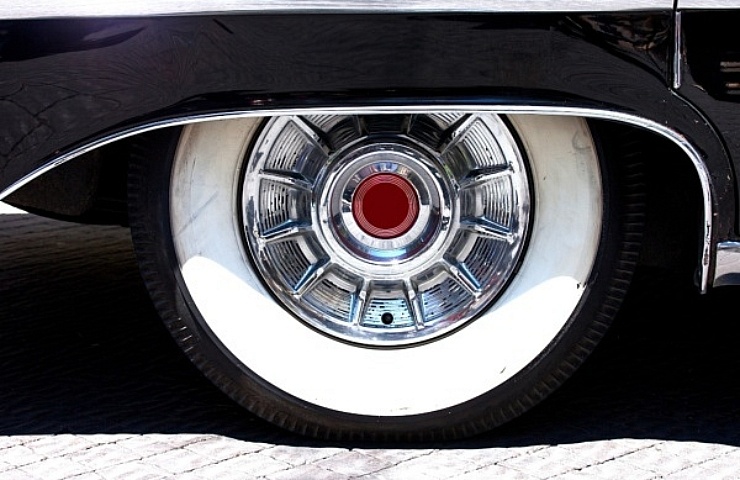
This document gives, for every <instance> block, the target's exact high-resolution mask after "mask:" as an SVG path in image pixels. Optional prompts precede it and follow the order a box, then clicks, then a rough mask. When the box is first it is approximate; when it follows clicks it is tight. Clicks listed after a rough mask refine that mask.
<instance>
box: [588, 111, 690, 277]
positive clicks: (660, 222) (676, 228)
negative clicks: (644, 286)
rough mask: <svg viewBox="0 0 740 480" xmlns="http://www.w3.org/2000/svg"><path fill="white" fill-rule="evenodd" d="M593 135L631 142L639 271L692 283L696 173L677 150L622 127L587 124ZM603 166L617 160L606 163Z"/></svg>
mask: <svg viewBox="0 0 740 480" xmlns="http://www.w3.org/2000/svg"><path fill="white" fill-rule="evenodd" d="M593 123H594V124H595V126H596V127H597V129H598V131H599V133H601V134H602V135H608V136H611V138H629V141H631V142H635V144H636V145H637V151H638V152H639V157H640V160H641V163H642V170H643V173H642V175H643V176H644V179H645V196H646V199H645V204H646V211H645V226H644V233H643V239H642V249H641V253H640V259H639V262H638V264H639V268H640V269H658V270H661V271H663V272H665V273H668V274H670V275H671V276H675V277H676V278H677V279H679V280H680V281H681V282H687V283H696V282H697V281H698V272H699V268H698V267H699V260H700V259H701V246H702V243H701V240H702V232H703V230H702V224H703V218H702V212H703V208H702V207H703V203H702V202H703V195H702V190H701V185H700V183H699V180H698V177H697V173H696V171H695V169H694V167H693V165H692V163H691V161H689V159H688V157H687V156H686V154H685V153H684V152H683V151H682V150H681V148H680V147H678V145H676V144H675V143H673V142H672V141H670V140H669V139H667V138H665V137H662V136H660V135H658V134H656V133H653V132H649V131H646V130H643V129H640V128H637V127H633V126H630V125H625V124H617V123H612V122H606V121H595V122H593ZM608 153H609V152H606V154H607V155H606V156H607V159H608V160H609V161H620V159H618V158H610V157H609V155H608Z"/></svg>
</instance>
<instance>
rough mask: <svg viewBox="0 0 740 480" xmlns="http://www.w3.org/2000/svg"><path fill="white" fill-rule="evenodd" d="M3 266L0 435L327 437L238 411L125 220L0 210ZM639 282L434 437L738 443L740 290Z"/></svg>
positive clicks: (660, 278) (651, 274)
mask: <svg viewBox="0 0 740 480" xmlns="http://www.w3.org/2000/svg"><path fill="white" fill-rule="evenodd" d="M0 265H2V267H0V435H29V434H55V433H76V434H88V433H142V434H143V433H179V432H188V433H193V432H195V433H214V434H221V435H226V436H230V437H234V438H239V439H243V440H248V441H259V442H272V443H278V444H288V445H319V446H328V444H325V443H321V442H314V441H311V440H308V439H303V438H300V437H297V436H295V435H292V434H289V433H285V432H283V431H281V430H278V429H277V428H274V427H272V426H271V425H269V424H266V423H265V422H263V421H261V420H259V419H256V418H255V417H253V416H252V415H250V414H248V413H246V412H243V411H242V410H241V409H240V408H239V407H237V406H236V405H235V404H233V403H232V402H231V401H230V400H229V399H228V398H226V397H225V396H224V395H222V394H221V393H220V392H219V391H218V390H216V389H215V388H214V387H212V386H211V384H210V383H208V382H207V381H206V380H205V379H204V378H202V377H201V375H200V374H199V373H198V372H197V371H195V369H194V368H193V367H192V366H191V365H190V364H189V362H188V361H187V360H186V359H185V358H184V357H183V356H182V355H181V354H180V352H179V350H178V349H177V347H175V346H174V344H173V343H172V342H171V340H170V338H169V336H168V334H167V333H166V332H165V331H164V329H163V327H162V326H161V325H160V323H159V320H158V318H157V315H156V313H155V312H154V309H153V307H152V306H151V304H150V302H149V298H148V296H147V294H146V292H145V290H144V287H143V285H142V282H141V280H140V279H139V276H138V271H137V269H136V264H135V260H134V258H133V253H132V250H131V245H130V240H129V237H128V230H126V229H123V228H120V227H92V226H83V225H75V224H69V223H63V222H57V221H53V220H47V219H41V218H39V217H35V216H31V215H0ZM634 286H635V288H633V290H632V292H631V293H630V295H629V296H628V298H627V301H626V304H625V305H624V308H623V310H622V313H621V314H620V316H619V317H618V318H617V322H616V324H615V326H614V328H613V329H612V331H611V332H610V334H609V335H608V336H607V338H606V339H605V341H604V342H603V343H602V345H601V347H600V348H599V349H598V350H597V351H596V353H595V354H594V356H593V357H592V358H591V360H590V361H589V362H588V363H587V364H586V365H585V366H584V367H583V368H582V369H581V370H580V371H579V373H578V374H577V375H576V376H575V377H574V378H573V379H572V380H571V381H569V382H568V383H566V385H565V386H564V387H563V388H562V389H561V390H559V391H558V392H556V393H555V394H554V395H553V396H552V397H551V398H550V399H548V400H547V401H545V402H544V403H543V404H541V405H540V406H539V407H537V408H535V409H534V410H533V411H531V412H529V413H528V414H527V415H525V416H524V417H522V418H520V419H519V420H517V421H514V422H512V423H510V424H508V425H505V426H504V427H502V428H500V429H498V430H496V431H494V432H491V433H489V434H486V435H483V436H480V437H476V438H474V439H470V440H467V441H464V442H456V443H454V444H446V445H438V446H440V447H453V446H454V447H455V448H483V447H494V446H515V445H531V444H568V443H577V442H584V441H592V440H604V439H612V438H617V439H618V438H651V439H660V440H672V441H682V440H692V441H698V442H705V443H721V444H728V445H735V446H740V375H739V373H740V356H738V346H737V345H738V338H740V325H739V324H738V322H737V321H736V320H735V318H734V315H728V312H733V311H734V309H735V304H736V302H735V298H736V297H737V294H738V289H737V288H730V287H726V288H724V289H718V290H715V291H713V292H711V293H710V294H708V295H706V296H700V295H699V294H698V293H697V292H696V290H695V289H694V288H693V287H692V286H691V285H690V284H682V283H679V282H678V281H677V280H676V278H674V277H673V276H671V275H670V274H668V273H666V272H664V271H662V270H655V269H653V270H643V271H641V272H639V274H638V277H637V279H636V281H635V285H634ZM344 446H345V447H346V446H348V445H344ZM427 446H428V445H426V446H425V447H427ZM406 447H407V448H409V447H413V446H408V445H407V446H406Z"/></svg>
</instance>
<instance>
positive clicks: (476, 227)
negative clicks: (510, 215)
mask: <svg viewBox="0 0 740 480" xmlns="http://www.w3.org/2000/svg"><path fill="white" fill-rule="evenodd" d="M460 227H461V228H463V229H465V230H469V231H471V232H475V233H476V234H478V235H480V236H482V237H486V238H494V239H496V240H503V241H506V242H508V243H511V242H512V241H513V240H514V236H513V234H512V231H511V230H510V229H509V228H507V227H505V226H503V225H501V224H498V223H496V222H494V221H492V220H489V219H487V218H482V217H467V218H464V219H462V220H460Z"/></svg>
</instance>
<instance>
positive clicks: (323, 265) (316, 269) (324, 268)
mask: <svg viewBox="0 0 740 480" xmlns="http://www.w3.org/2000/svg"><path fill="white" fill-rule="evenodd" d="M330 265H331V264H330V262H329V259H322V260H319V261H318V262H316V263H314V264H312V265H311V266H310V267H308V270H306V272H305V273H304V274H303V277H301V279H300V280H298V283H297V284H296V286H295V287H294V289H293V296H294V297H295V298H296V299H298V300H300V299H301V297H303V296H304V295H305V294H306V293H308V292H309V291H311V289H312V288H314V287H315V286H316V285H318V283H319V282H320V281H321V280H322V279H323V278H324V276H325V275H326V274H327V272H328V271H329V267H330Z"/></svg>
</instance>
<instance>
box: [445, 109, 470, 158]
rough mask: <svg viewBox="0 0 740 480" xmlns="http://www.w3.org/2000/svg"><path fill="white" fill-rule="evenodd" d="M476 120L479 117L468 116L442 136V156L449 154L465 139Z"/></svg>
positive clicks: (451, 126)
mask: <svg viewBox="0 0 740 480" xmlns="http://www.w3.org/2000/svg"><path fill="white" fill-rule="evenodd" d="M476 118H477V117H476V116H475V115H466V116H464V117H462V118H460V119H459V120H458V121H456V122H455V123H453V124H452V125H450V127H449V128H448V129H447V130H446V131H445V132H444V133H443V134H442V145H440V147H441V149H440V156H444V155H445V154H447V152H449V151H450V150H452V149H453V148H454V147H455V146H456V145H457V144H458V143H460V141H461V140H462V139H463V138H465V134H466V133H467V131H468V129H470V127H471V126H472V125H473V123H474V122H475V120H476Z"/></svg>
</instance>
